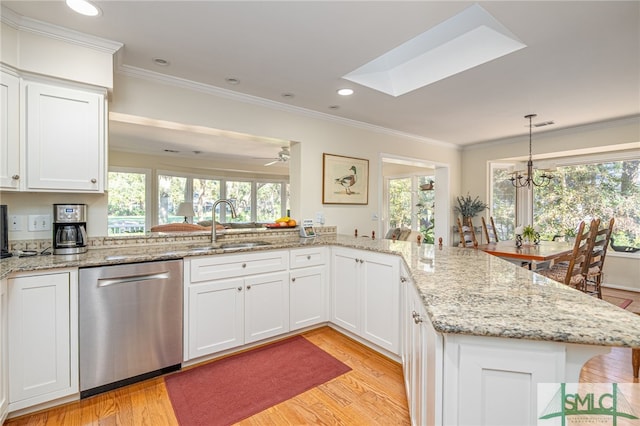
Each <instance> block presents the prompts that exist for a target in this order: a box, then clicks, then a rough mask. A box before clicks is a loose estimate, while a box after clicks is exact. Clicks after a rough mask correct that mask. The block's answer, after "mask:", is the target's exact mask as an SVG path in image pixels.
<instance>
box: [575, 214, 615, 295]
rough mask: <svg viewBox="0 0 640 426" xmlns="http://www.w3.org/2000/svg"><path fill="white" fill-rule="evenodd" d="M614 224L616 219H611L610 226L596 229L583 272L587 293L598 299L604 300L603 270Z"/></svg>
mask: <svg viewBox="0 0 640 426" xmlns="http://www.w3.org/2000/svg"><path fill="white" fill-rule="evenodd" d="M614 224H615V219H614V218H611V219H610V220H609V223H608V226H605V227H604V228H601V229H600V228H598V229H596V231H595V234H594V237H593V238H592V240H591V244H590V247H589V249H588V252H589V255H590V257H589V260H588V262H587V263H586V265H585V267H584V271H583V274H584V275H585V277H586V281H585V283H584V291H585V293H589V294H591V295H592V296H597V297H598V299H602V288H601V285H602V270H603V267H604V259H605V257H606V255H607V247H609V242H610V241H611V233H612V232H613V225H614Z"/></svg>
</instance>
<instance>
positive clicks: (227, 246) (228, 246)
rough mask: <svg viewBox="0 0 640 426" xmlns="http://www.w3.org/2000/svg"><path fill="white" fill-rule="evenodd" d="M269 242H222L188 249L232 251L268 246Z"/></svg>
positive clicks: (197, 250) (194, 250)
mask: <svg viewBox="0 0 640 426" xmlns="http://www.w3.org/2000/svg"><path fill="white" fill-rule="evenodd" d="M268 245H271V243H268V242H266V241H242V242H236V243H222V244H218V245H213V246H204V247H194V248H192V249H190V251H192V252H203V251H212V250H222V251H233V250H242V249H247V248H253V247H262V246H268Z"/></svg>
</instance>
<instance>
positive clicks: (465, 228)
mask: <svg viewBox="0 0 640 426" xmlns="http://www.w3.org/2000/svg"><path fill="white" fill-rule="evenodd" d="M458 232H459V233H460V247H477V246H478V240H477V239H476V233H475V231H474V229H473V222H471V218H469V220H468V222H467V223H466V224H463V223H462V221H461V220H460V218H459V217H458Z"/></svg>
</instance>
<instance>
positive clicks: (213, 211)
mask: <svg viewBox="0 0 640 426" xmlns="http://www.w3.org/2000/svg"><path fill="white" fill-rule="evenodd" d="M220 203H226V204H228V205H229V208H230V209H231V217H232V218H235V217H236V209H235V207H233V203H232V202H231V201H229V200H225V199H224V198H221V199H219V200H218V201H216V202H215V203H213V207H212V208H211V243H212V244H213V243H215V242H216V207H217V206H218V204H220Z"/></svg>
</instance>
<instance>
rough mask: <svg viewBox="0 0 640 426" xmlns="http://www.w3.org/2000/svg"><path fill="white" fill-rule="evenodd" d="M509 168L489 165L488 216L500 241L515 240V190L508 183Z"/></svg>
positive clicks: (500, 165) (508, 165) (505, 165)
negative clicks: (490, 183) (489, 197)
mask: <svg viewBox="0 0 640 426" xmlns="http://www.w3.org/2000/svg"><path fill="white" fill-rule="evenodd" d="M510 168H511V165H510V164H492V165H491V181H492V182H493V185H492V193H491V203H490V205H489V207H490V216H492V217H493V221H494V223H495V225H496V231H497V233H498V239H499V240H500V241H505V240H512V239H514V238H515V232H514V230H515V227H516V188H515V187H514V186H513V185H512V184H511V182H510V181H509V178H510V177H511V174H510Z"/></svg>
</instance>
